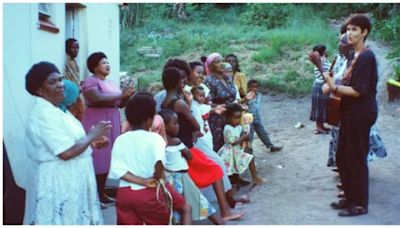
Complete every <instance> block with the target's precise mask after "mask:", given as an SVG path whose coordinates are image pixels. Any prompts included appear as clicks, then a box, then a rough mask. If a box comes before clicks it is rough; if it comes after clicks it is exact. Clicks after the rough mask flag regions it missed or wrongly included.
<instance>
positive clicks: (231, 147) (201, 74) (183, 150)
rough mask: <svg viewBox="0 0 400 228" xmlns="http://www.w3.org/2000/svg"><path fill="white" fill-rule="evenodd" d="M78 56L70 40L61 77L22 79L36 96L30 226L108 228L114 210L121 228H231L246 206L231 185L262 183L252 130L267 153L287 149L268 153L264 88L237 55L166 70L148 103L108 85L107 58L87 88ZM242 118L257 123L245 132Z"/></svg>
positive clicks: (30, 130)
mask: <svg viewBox="0 0 400 228" xmlns="http://www.w3.org/2000/svg"><path fill="white" fill-rule="evenodd" d="M78 53H79V43H78V42H77V41H76V40H75V39H68V40H67V42H66V54H67V57H66V66H65V72H64V76H62V75H61V73H60V71H59V70H58V68H57V67H56V66H55V65H54V64H52V63H50V62H39V63H37V64H34V65H33V66H32V67H31V69H30V70H29V71H28V73H27V74H26V89H27V91H28V92H29V93H30V94H31V95H33V97H34V105H33V108H32V113H31V114H32V115H30V117H29V120H28V125H27V127H26V134H27V137H26V138H27V143H26V145H27V150H28V152H29V155H30V157H31V158H32V159H33V160H35V161H36V162H37V164H38V169H37V171H36V172H35V173H34V177H35V184H36V186H35V192H36V195H35V205H34V208H33V211H32V213H33V217H32V221H31V224H102V223H103V219H102V214H101V208H106V207H107V206H108V205H109V204H113V203H115V205H116V209H117V223H118V224H168V223H172V222H173V223H175V224H191V221H192V220H199V219H204V218H208V219H210V221H212V222H213V223H214V224H224V223H225V221H227V220H235V219H239V218H241V217H242V216H243V215H244V214H245V211H236V210H235V209H234V208H235V206H236V205H237V203H248V202H249V201H250V200H249V197H248V196H247V195H241V196H234V191H233V190H232V184H235V185H237V186H243V185H248V184H250V183H251V182H250V181H247V180H244V179H243V178H241V177H240V174H242V173H243V172H245V171H246V170H247V169H249V170H250V173H251V177H252V183H253V184H262V183H264V182H265V180H264V179H263V178H262V177H260V176H259V175H258V174H257V170H256V166H255V160H254V154H253V148H252V147H251V141H252V139H253V135H254V132H256V133H257V134H259V136H260V138H261V140H262V141H263V142H264V144H265V145H266V147H268V148H270V151H272V152H275V151H279V150H281V149H282V147H278V146H275V145H274V144H272V143H271V140H270V139H269V137H268V133H267V131H266V129H265V128H264V126H263V125H262V122H261V116H260V110H259V108H260V107H259V105H260V103H259V102H260V96H261V94H259V92H258V83H257V81H256V80H249V81H248V80H247V77H246V76H245V75H244V74H243V73H241V72H240V68H239V63H238V59H237V57H236V56H235V55H233V54H231V55H228V56H226V58H225V61H226V62H223V61H224V59H223V57H222V56H221V55H220V54H218V53H213V54H211V55H209V56H208V57H207V58H206V59H204V60H205V61H204V62H202V61H194V62H190V63H188V62H186V61H184V60H181V59H170V60H168V61H167V63H166V64H165V65H164V68H163V73H162V82H163V86H164V90H163V91H161V92H159V93H158V94H155V95H154V97H153V95H152V94H149V93H145V92H138V93H134V88H133V86H132V85H129V86H125V87H122V88H120V86H118V85H116V84H115V83H113V82H112V81H111V80H109V79H107V76H108V75H109V74H110V65H109V63H108V60H107V56H106V55H105V54H104V53H102V52H95V53H93V54H91V55H90V56H89V57H88V58H87V68H88V69H89V71H90V72H91V73H92V74H91V75H90V76H88V77H86V79H85V80H83V81H80V78H81V75H80V69H79V67H78V64H77V62H76V57H77V55H78ZM205 72H207V73H205ZM120 108H125V115H126V120H127V123H125V124H121V117H120V112H119V109H120ZM244 114H246V115H250V116H252V118H253V119H254V121H253V122H251V121H250V122H246V123H245V122H244V121H243V120H242V116H243V115H244ZM107 178H112V179H119V188H118V190H117V196H116V199H113V198H111V197H109V196H107V195H106V194H105V191H104V188H105V183H106V180H107ZM215 201H217V203H218V205H219V209H220V212H221V213H220V215H218V214H217V213H216V209H215V208H214V207H213V205H212V204H211V203H210V202H215ZM173 211H174V213H172V212H173Z"/></svg>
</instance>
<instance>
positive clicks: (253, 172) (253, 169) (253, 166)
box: [249, 157, 257, 179]
mask: <svg viewBox="0 0 400 228" xmlns="http://www.w3.org/2000/svg"><path fill="white" fill-rule="evenodd" d="M254 158H255V157H253V158H252V159H251V161H250V164H249V169H250V173H251V177H252V178H253V179H254V178H256V177H257V169H256V164H255V162H254Z"/></svg>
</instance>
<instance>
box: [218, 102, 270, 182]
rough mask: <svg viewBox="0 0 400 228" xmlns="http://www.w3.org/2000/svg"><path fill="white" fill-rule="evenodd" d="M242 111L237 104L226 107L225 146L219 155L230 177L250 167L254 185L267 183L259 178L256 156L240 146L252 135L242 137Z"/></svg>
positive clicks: (247, 134)
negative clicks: (255, 161) (255, 162)
mask: <svg viewBox="0 0 400 228" xmlns="http://www.w3.org/2000/svg"><path fill="white" fill-rule="evenodd" d="M242 111H243V109H242V107H241V106H240V105H239V104H236V103H233V104H229V105H227V106H226V111H225V117H226V125H225V128H224V141H225V144H224V146H223V147H222V148H221V149H220V150H219V151H218V154H219V155H220V156H221V157H222V159H223V160H224V162H225V165H226V168H227V170H228V175H234V176H238V175H240V174H242V173H243V172H244V171H246V169H247V168H248V167H249V168H250V173H251V177H252V181H253V184H261V183H263V182H265V180H263V179H262V178H260V177H258V176H257V170H256V166H255V164H254V155H252V154H248V153H245V152H244V150H243V149H242V148H241V146H240V143H242V142H243V141H245V140H248V139H249V135H250V133H246V134H243V135H241V134H242V126H241V125H240V122H241V118H242Z"/></svg>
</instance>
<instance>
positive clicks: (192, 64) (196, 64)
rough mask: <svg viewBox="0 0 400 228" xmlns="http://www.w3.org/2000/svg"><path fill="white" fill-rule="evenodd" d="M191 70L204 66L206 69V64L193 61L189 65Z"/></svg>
mask: <svg viewBox="0 0 400 228" xmlns="http://www.w3.org/2000/svg"><path fill="white" fill-rule="evenodd" d="M189 66H190V68H191V69H192V71H193V70H194V68H196V67H197V66H202V67H204V64H203V63H201V62H199V61H193V62H190V63H189Z"/></svg>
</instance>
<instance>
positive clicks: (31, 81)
mask: <svg viewBox="0 0 400 228" xmlns="http://www.w3.org/2000/svg"><path fill="white" fill-rule="evenodd" d="M52 73H60V71H59V70H58V68H57V67H56V65H54V64H53V63H50V62H45V61H43V62H39V63H36V64H34V65H33V66H32V67H31V69H29V71H28V73H27V74H26V75H25V89H26V90H27V91H28V92H29V93H30V94H32V95H36V96H37V95H38V94H36V90H37V89H39V88H40V87H41V86H42V84H43V82H44V81H46V79H47V78H48V77H49V76H50V74H52Z"/></svg>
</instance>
